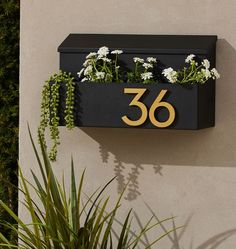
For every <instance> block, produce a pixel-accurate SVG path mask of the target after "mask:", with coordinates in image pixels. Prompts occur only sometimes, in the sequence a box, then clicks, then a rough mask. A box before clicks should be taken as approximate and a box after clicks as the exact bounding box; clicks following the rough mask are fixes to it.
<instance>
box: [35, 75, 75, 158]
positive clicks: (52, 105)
mask: <svg viewBox="0 0 236 249" xmlns="http://www.w3.org/2000/svg"><path fill="white" fill-rule="evenodd" d="M61 84H65V85H66V89H67V90H66V108H65V121H66V127H67V128H68V129H69V130H70V129H72V128H73V127H74V114H73V110H74V90H75V83H74V78H73V77H72V76H71V74H67V73H65V72H62V71H60V72H59V73H58V74H54V75H53V76H51V77H50V78H49V80H46V81H45V84H44V86H43V90H42V100H41V119H40V125H39V128H38V134H39V136H40V137H41V138H42V141H43V144H44V146H45V147H46V139H45V131H46V128H47V127H48V126H49V130H50V137H51V140H52V143H53V144H52V147H51V149H50V152H49V158H50V160H51V161H55V160H56V158H57V146H58V145H59V144H60V141H59V139H60V137H59V129H58V125H59V117H58V105H59V101H60V96H59V91H60V86H61Z"/></svg>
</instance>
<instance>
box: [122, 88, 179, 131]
mask: <svg viewBox="0 0 236 249" xmlns="http://www.w3.org/2000/svg"><path fill="white" fill-rule="evenodd" d="M146 90H147V89H145V88H124V93H128V94H129V93H131V94H132V93H134V94H136V96H135V97H134V98H133V100H132V101H131V102H130V104H129V106H137V107H138V108H140V110H141V117H140V118H139V119H138V120H130V119H129V118H128V117H127V116H126V115H125V116H123V117H122V120H123V121H124V122H125V123H126V124H127V125H130V126H139V125H142V124H143V123H144V122H145V121H146V120H147V117H148V110H147V107H146V106H145V104H144V103H142V102H141V101H139V100H140V98H141V97H142V96H143V94H144V93H145V92H146ZM166 93H167V90H161V92H160V93H159V94H158V96H157V97H156V99H155V100H154V102H153V104H152V105H151V107H150V110H149V119H150V121H151V122H152V124H153V125H155V126H156V127H159V128H165V127H168V126H170V125H171V124H172V123H173V122H174V120H175V109H174V107H173V106H172V105H171V104H170V103H168V102H164V101H161V100H162V99H163V98H164V96H165V94H166ZM159 107H165V108H166V109H167V110H168V112H169V117H168V119H167V120H166V121H164V122H160V121H158V120H157V119H156V117H155V111H156V109H157V108H159Z"/></svg>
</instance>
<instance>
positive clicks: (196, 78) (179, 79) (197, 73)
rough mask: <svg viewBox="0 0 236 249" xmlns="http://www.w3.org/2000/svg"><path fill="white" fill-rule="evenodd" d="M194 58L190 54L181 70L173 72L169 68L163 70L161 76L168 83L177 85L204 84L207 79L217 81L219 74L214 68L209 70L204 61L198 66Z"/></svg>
mask: <svg viewBox="0 0 236 249" xmlns="http://www.w3.org/2000/svg"><path fill="white" fill-rule="evenodd" d="M195 57H196V56H195V55H194V54H190V55H188V56H187V58H186V59H185V63H186V64H188V66H187V67H184V68H183V69H181V70H178V71H175V70H174V69H173V68H171V67H169V68H166V69H164V70H163V72H162V74H163V75H164V76H165V77H166V78H167V80H168V81H169V82H170V83H179V84H194V83H199V84H204V83H206V82H207V81H208V80H209V79H211V78H212V79H214V80H215V79H219V78H220V74H219V73H218V71H217V70H216V69H215V68H212V69H210V62H209V61H208V60H207V59H204V60H203V61H202V62H201V64H200V65H198V62H197V61H196V60H195V59H194V58H195Z"/></svg>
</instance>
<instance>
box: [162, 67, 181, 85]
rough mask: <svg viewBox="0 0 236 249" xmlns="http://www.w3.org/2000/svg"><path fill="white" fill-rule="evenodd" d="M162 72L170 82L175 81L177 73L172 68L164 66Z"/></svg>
mask: <svg viewBox="0 0 236 249" xmlns="http://www.w3.org/2000/svg"><path fill="white" fill-rule="evenodd" d="M162 74H163V75H164V76H165V77H166V78H167V79H168V80H169V82H170V83H176V82H177V79H178V73H177V72H176V71H175V70H174V69H173V68H172V67H169V68H166V69H164V70H163V72H162Z"/></svg>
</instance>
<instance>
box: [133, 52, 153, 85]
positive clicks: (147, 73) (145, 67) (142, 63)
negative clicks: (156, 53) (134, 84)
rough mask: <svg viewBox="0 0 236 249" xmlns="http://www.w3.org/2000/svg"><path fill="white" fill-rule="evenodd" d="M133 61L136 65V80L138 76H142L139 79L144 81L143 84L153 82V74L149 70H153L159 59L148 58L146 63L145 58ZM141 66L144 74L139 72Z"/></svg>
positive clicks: (135, 58) (137, 58) (136, 58)
mask: <svg viewBox="0 0 236 249" xmlns="http://www.w3.org/2000/svg"><path fill="white" fill-rule="evenodd" d="M133 61H134V63H135V75H133V76H134V78H135V77H136V78H137V75H140V76H139V77H140V78H141V80H143V83H149V82H151V80H153V72H150V71H149V70H153V68H154V64H155V63H157V59H156V58H154V57H147V58H146V61H145V60H144V59H143V58H139V57H134V58H133ZM140 66H142V68H143V71H144V72H139V71H140ZM141 71H142V70H141Z"/></svg>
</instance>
